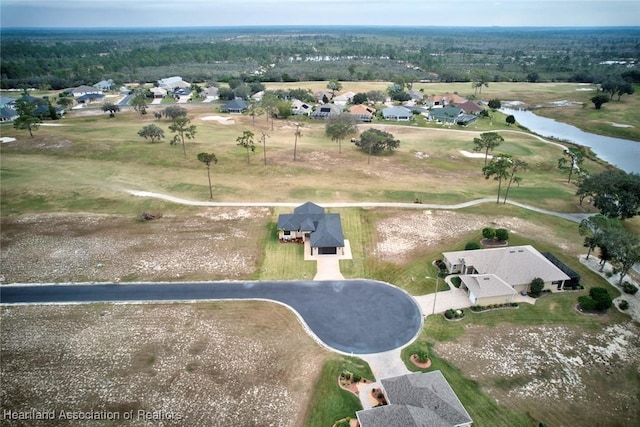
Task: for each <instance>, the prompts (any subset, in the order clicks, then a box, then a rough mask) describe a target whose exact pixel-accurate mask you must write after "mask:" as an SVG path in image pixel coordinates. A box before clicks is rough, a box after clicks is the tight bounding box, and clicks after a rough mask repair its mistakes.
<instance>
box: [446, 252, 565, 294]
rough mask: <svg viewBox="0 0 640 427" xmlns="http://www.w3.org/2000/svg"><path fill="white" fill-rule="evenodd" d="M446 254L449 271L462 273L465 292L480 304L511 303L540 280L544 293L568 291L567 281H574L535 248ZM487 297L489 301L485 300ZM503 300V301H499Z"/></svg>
mask: <svg viewBox="0 0 640 427" xmlns="http://www.w3.org/2000/svg"><path fill="white" fill-rule="evenodd" d="M442 255H443V257H444V263H445V265H446V268H447V272H448V273H450V274H460V279H461V280H462V284H463V285H464V286H463V289H465V290H467V293H468V295H469V299H470V300H471V302H472V303H473V304H477V305H485V304H499V303H504V302H509V301H510V298H511V297H512V296H513V295H514V292H516V293H521V292H528V291H529V285H530V284H531V282H532V281H533V279H535V278H537V277H539V278H541V279H542V280H543V281H544V290H549V291H552V290H562V289H564V283H565V281H569V280H570V277H569V276H567V275H566V274H565V273H564V272H562V270H560V269H559V268H558V267H556V266H555V265H554V264H553V263H552V262H551V261H549V260H548V259H547V258H546V257H545V256H544V255H542V254H541V253H540V252H538V251H537V250H536V249H535V248H534V247H533V246H531V245H524V246H512V247H501V248H490V249H477V250H469V251H456V252H444V253H443V254H442ZM505 285H506V286H505ZM483 297H484V298H487V299H486V300H483ZM500 298H502V301H499V302H498V300H499V299H500ZM493 300H496V301H495V302H494V301H493Z"/></svg>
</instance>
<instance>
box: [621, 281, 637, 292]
mask: <svg viewBox="0 0 640 427" xmlns="http://www.w3.org/2000/svg"><path fill="white" fill-rule="evenodd" d="M622 290H623V291H624V293H625V294H631V295H635V294H636V292H638V287H637V286H636V285H634V284H633V283H629V282H624V284H623V285H622Z"/></svg>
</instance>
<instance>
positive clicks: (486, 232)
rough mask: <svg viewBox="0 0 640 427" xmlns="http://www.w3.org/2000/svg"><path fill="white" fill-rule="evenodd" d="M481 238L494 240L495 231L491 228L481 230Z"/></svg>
mask: <svg viewBox="0 0 640 427" xmlns="http://www.w3.org/2000/svg"><path fill="white" fill-rule="evenodd" d="M482 237H484V238H485V239H491V240H493V239H495V237H496V229H495V228H491V227H486V228H483V229H482Z"/></svg>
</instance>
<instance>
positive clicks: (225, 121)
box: [202, 116, 235, 125]
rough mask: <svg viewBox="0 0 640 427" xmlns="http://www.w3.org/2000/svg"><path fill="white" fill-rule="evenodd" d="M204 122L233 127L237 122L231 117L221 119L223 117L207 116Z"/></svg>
mask: <svg viewBox="0 0 640 427" xmlns="http://www.w3.org/2000/svg"><path fill="white" fill-rule="evenodd" d="M202 120H207V121H209V120H214V121H216V122H218V123H220V124H222V125H232V124H234V123H235V121H234V120H233V119H232V118H231V117H221V116H206V117H203V118H202Z"/></svg>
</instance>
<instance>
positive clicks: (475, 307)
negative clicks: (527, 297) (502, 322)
mask: <svg viewBox="0 0 640 427" xmlns="http://www.w3.org/2000/svg"><path fill="white" fill-rule="evenodd" d="M518 307H519V304H518V303H517V302H508V303H505V304H491V305H487V306H484V305H472V306H471V307H470V308H471V311H473V312H474V313H480V312H482V311H487V310H494V309H497V308H518Z"/></svg>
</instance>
